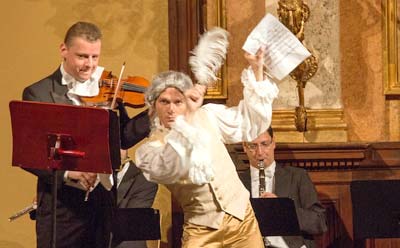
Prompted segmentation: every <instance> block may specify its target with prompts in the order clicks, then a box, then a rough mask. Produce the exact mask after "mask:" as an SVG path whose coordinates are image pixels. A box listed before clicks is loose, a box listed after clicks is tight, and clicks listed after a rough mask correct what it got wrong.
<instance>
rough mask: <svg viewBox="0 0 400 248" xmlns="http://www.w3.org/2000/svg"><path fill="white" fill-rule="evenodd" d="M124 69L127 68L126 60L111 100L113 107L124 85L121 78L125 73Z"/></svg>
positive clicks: (112, 107)
mask: <svg viewBox="0 0 400 248" xmlns="http://www.w3.org/2000/svg"><path fill="white" fill-rule="evenodd" d="M124 70H125V62H124V63H123V64H122V68H121V72H120V73H119V77H118V82H117V88H116V89H115V92H114V97H113V100H112V102H111V109H114V107H115V103H116V102H117V95H118V92H119V91H120V90H121V86H122V84H121V79H122V74H123V73H124Z"/></svg>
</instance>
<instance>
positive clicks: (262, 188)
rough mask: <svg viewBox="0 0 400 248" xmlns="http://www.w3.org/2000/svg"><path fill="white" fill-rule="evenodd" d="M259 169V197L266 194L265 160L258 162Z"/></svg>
mask: <svg viewBox="0 0 400 248" xmlns="http://www.w3.org/2000/svg"><path fill="white" fill-rule="evenodd" d="M258 169H259V179H260V182H259V186H258V190H259V195H260V196H261V194H262V193H264V192H265V165H264V160H260V161H258Z"/></svg>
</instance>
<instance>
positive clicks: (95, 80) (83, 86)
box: [60, 64, 104, 96]
mask: <svg viewBox="0 0 400 248" xmlns="http://www.w3.org/2000/svg"><path fill="white" fill-rule="evenodd" d="M103 70H104V67H101V66H97V67H96V70H95V71H94V72H93V74H92V75H91V76H90V78H89V79H88V80H86V81H85V82H80V81H78V80H76V79H75V78H74V77H72V76H71V75H69V74H68V73H67V72H66V71H65V70H64V66H63V64H61V66H60V71H61V75H62V79H61V84H62V85H67V86H68V89H69V90H68V95H70V94H72V95H78V96H97V95H98V94H99V80H100V77H101V75H102V73H103Z"/></svg>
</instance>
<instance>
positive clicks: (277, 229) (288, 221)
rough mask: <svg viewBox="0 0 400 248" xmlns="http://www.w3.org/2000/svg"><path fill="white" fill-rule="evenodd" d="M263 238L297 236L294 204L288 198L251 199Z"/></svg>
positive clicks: (298, 233)
mask: <svg viewBox="0 0 400 248" xmlns="http://www.w3.org/2000/svg"><path fill="white" fill-rule="evenodd" d="M250 201H251V205H252V207H253V210H254V213H255V215H256V218H257V221H258V225H259V227H260V231H261V234H262V235H263V236H297V235H300V227H299V222H298V219H297V214H296V209H295V207H294V202H293V200H292V199H290V198H283V197H281V198H279V197H278V198H251V199H250Z"/></svg>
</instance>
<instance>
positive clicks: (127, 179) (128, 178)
mask: <svg viewBox="0 0 400 248" xmlns="http://www.w3.org/2000/svg"><path fill="white" fill-rule="evenodd" d="M140 173H141V171H140V170H139V169H138V168H137V167H136V166H135V164H134V163H133V162H132V161H130V162H129V168H128V170H127V171H126V173H125V175H124V176H123V177H122V181H121V183H120V184H119V186H118V190H117V193H118V196H117V206H119V205H120V203H121V201H122V199H124V198H125V196H126V194H127V193H128V191H129V189H130V188H131V186H132V185H133V181H135V179H136V176H137V175H138V174H140Z"/></svg>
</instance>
